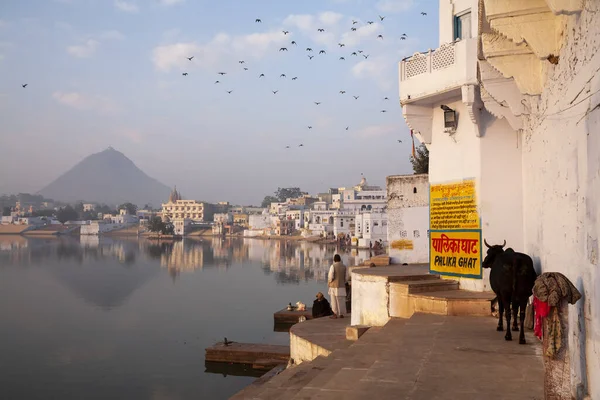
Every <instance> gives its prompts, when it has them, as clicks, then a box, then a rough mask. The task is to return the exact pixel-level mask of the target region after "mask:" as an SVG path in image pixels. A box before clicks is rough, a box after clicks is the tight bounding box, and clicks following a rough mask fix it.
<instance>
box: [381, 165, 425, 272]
mask: <svg viewBox="0 0 600 400" xmlns="http://www.w3.org/2000/svg"><path fill="white" fill-rule="evenodd" d="M387 193H388V201H387V215H388V225H387V228H388V242H389V246H388V254H389V256H390V258H391V261H392V263H394V264H403V263H407V264H415V263H428V262H429V177H428V175H426V174H424V175H394V176H388V177H387Z"/></svg>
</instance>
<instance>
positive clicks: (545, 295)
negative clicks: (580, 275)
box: [533, 272, 581, 307]
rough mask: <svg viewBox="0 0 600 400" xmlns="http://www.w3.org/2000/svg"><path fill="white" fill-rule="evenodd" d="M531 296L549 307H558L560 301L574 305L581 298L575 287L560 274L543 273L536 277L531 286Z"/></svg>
mask: <svg viewBox="0 0 600 400" xmlns="http://www.w3.org/2000/svg"><path fill="white" fill-rule="evenodd" d="M533 294H534V295H535V297H537V298H538V299H540V300H541V301H543V302H546V303H548V304H549V305H550V306H551V307H556V306H558V305H559V304H560V301H561V300H562V299H566V300H567V301H568V302H569V304H575V303H576V302H577V301H578V300H579V299H580V298H581V293H579V290H577V288H576V287H575V285H573V284H572V283H571V281H570V280H569V278H567V277H566V276H564V275H563V274H561V273H560V272H544V273H543V274H541V275H540V276H538V277H537V279H536V280H535V284H534V285H533Z"/></svg>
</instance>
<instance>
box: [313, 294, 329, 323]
mask: <svg viewBox="0 0 600 400" xmlns="http://www.w3.org/2000/svg"><path fill="white" fill-rule="evenodd" d="M332 314H333V311H332V310H331V305H330V304H329V302H328V301H327V299H326V298H325V296H323V293H321V292H319V293H317V299H316V300H315V301H314V302H313V306H312V316H313V318H321V317H328V316H330V315H332Z"/></svg>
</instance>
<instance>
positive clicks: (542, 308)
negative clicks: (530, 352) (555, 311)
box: [533, 296, 550, 339]
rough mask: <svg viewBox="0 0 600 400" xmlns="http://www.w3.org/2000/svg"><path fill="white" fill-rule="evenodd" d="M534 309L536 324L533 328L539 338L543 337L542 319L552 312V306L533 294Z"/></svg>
mask: <svg viewBox="0 0 600 400" xmlns="http://www.w3.org/2000/svg"><path fill="white" fill-rule="evenodd" d="M533 309H534V311H535V325H534V327H533V330H534V332H535V336H537V337H538V338H540V339H541V338H542V321H543V318H545V317H547V316H548V313H549V312H550V306H549V305H548V303H546V302H543V301H541V300H540V299H538V298H537V297H535V296H533Z"/></svg>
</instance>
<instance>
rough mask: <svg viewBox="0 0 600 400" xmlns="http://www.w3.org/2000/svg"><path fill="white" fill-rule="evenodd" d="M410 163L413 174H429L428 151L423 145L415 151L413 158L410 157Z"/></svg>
mask: <svg viewBox="0 0 600 400" xmlns="http://www.w3.org/2000/svg"><path fill="white" fill-rule="evenodd" d="M410 163H411V164H412V166H413V171H414V172H415V174H428V173H429V150H427V147H425V145H424V144H423V143H421V144H420V145H419V147H417V148H416V150H415V157H413V156H410Z"/></svg>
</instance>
